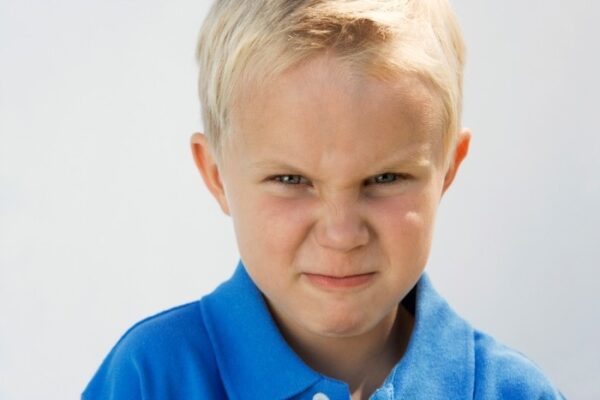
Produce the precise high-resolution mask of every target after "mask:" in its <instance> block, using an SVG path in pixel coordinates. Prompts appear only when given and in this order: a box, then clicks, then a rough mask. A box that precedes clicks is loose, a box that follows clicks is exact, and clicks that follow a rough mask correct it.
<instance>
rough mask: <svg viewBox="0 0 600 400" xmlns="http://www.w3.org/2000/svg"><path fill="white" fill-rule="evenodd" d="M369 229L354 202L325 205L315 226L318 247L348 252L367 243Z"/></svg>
mask: <svg viewBox="0 0 600 400" xmlns="http://www.w3.org/2000/svg"><path fill="white" fill-rule="evenodd" d="M369 235H370V233H369V228H368V225H367V224H366V221H365V220H364V218H363V217H362V216H361V215H360V212H359V209H358V206H357V204H356V202H336V203H329V204H325V205H323V207H322V212H321V215H320V218H319V221H318V222H317V224H316V226H315V238H316V241H317V243H318V244H319V245H321V246H323V247H326V248H328V249H331V250H337V251H341V252H348V251H351V250H354V249H356V248H358V247H361V246H364V245H366V244H367V243H368V242H369Z"/></svg>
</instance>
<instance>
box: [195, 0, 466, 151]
mask: <svg viewBox="0 0 600 400" xmlns="http://www.w3.org/2000/svg"><path fill="white" fill-rule="evenodd" d="M324 51H333V52H334V54H335V55H336V56H337V57H339V58H340V60H342V61H343V62H345V63H348V64H349V65H351V66H352V67H354V68H356V69H357V70H358V71H360V72H364V73H367V74H369V75H370V76H373V77H375V78H378V79H382V80H385V79H394V77H397V76H398V74H406V73H409V74H415V75H416V76H418V77H419V78H420V79H421V80H423V81H424V82H426V83H427V84H430V85H432V86H433V87H434V88H435V89H436V90H437V94H438V95H439V96H440V98H441V100H442V104H443V114H444V115H443V116H442V117H443V118H444V123H445V132H444V135H445V137H444V138H443V140H444V147H445V150H446V152H447V151H448V150H449V149H450V148H452V147H453V145H454V140H455V138H456V136H457V133H458V130H459V128H460V117H461V108H462V80H463V68H464V57H465V48H464V43H463V39H462V35H461V32H460V28H459V26H458V22H457V20H456V17H455V15H454V13H453V11H452V9H451V7H450V4H449V3H448V0H216V1H215V3H214V4H213V6H212V8H211V10H210V11H209V13H208V15H207V17H206V20H205V21H204V24H203V27H202V29H201V32H200V37H199V40H198V47H197V53H196V57H197V61H198V64H199V68H200V74H199V94H200V102H201V105H202V119H203V122H204V130H205V133H206V135H207V137H208V140H209V142H210V144H211V146H212V147H213V149H214V150H215V151H216V153H217V156H219V155H220V152H221V149H222V143H223V140H224V138H225V137H227V136H228V135H229V131H230V130H231V126H230V125H231V110H232V108H233V104H234V102H235V96H236V95H237V94H238V93H239V90H240V89H241V88H242V87H243V85H246V84H247V83H248V82H253V83H254V84H259V85H260V84H261V83H264V82H266V81H267V80H268V79H269V78H270V77H272V76H274V74H279V73H282V72H283V71H285V70H286V69H288V68H290V67H292V66H294V65H296V64H298V63H300V62H302V61H304V60H307V59H309V58H310V57H312V56H315V55H317V54H319V53H322V52H324Z"/></svg>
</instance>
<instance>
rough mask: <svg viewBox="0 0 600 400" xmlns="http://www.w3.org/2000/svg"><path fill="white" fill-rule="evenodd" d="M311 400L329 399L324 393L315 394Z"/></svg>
mask: <svg viewBox="0 0 600 400" xmlns="http://www.w3.org/2000/svg"><path fill="white" fill-rule="evenodd" d="M312 400H329V397H328V396H327V395H326V394H325V393H321V392H319V393H317V394H315V395H314V396H313V398H312Z"/></svg>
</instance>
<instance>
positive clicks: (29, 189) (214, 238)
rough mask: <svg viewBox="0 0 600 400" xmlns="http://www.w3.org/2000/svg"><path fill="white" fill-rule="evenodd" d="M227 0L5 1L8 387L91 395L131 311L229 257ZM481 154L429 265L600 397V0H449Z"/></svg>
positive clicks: (0, 311)
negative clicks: (205, 105)
mask: <svg viewBox="0 0 600 400" xmlns="http://www.w3.org/2000/svg"><path fill="white" fill-rule="evenodd" d="M209 3H210V2H209V1H202V0H196V1H191V0H179V1H171V2H166V1H141V0H131V1H114V0H109V1H107V0H103V1H99V0H88V1H75V0H60V1H46V0H44V1H42V0H31V1H21V0H1V1H0V399H2V400H7V399H11V400H12V399H15V400H16V399H19V400H28V399H42V398H43V399H67V398H77V397H78V396H79V393H80V392H81V390H82V389H83V388H84V386H85V384H86V383H87V381H88V380H89V379H90V378H91V376H92V374H93V373H94V372H95V370H96V368H97V367H98V366H99V364H100V362H101V361H102V359H103V357H104V356H105V355H106V354H107V353H108V351H109V350H110V348H111V347H112V346H113V345H114V343H115V342H116V341H117V340H118V338H119V337H120V336H121V335H122V334H123V333H124V332H125V330H126V329H127V328H128V327H130V326H131V325H132V324H133V323H135V322H136V321H138V320H140V319H141V318H143V317H146V316H148V315H151V314H153V313H156V312H158V311H160V310H163V309H165V308H168V307H171V306H174V305H177V304H180V303H183V302H188V301H193V300H195V299H198V298H199V297H201V296H202V295H203V294H205V293H207V292H209V291H210V290H212V289H213V288H214V287H215V286H216V285H217V284H218V283H219V282H221V281H223V280H225V279H226V278H228V277H229V275H230V274H231V273H232V271H233V269H234V267H235V263H236V261H237V257H238V256H237V252H236V246H235V241H234V236H233V230H232V227H231V221H230V220H229V219H228V218H227V217H225V216H223V215H222V214H221V213H220V210H219V208H218V207H217V205H216V203H215V202H214V201H213V199H212V198H211V197H210V196H209V194H208V192H207V190H206V189H204V187H203V184H202V182H201V178H200V176H199V174H198V173H197V171H196V169H195V166H194V164H193V161H192V157H191V154H190V151H189V137H190V135H191V134H192V133H193V132H194V131H198V130H201V122H200V117H199V115H200V112H199V105H198V101H197V99H196V73H197V70H196V67H195V63H194V58H193V53H194V47H195V41H196V37H197V33H198V30H199V27H200V24H201V22H202V20H203V17H204V15H205V13H206V11H207V9H208V6H209ZM453 4H454V6H455V9H456V12H457V14H458V17H459V19H460V21H461V23H462V27H463V31H464V35H465V39H466V42H467V46H468V51H469V52H468V61H467V68H466V78H465V103H464V118H463V122H464V125H466V126H468V127H470V128H471V129H472V130H473V141H472V146H471V152H470V154H469V157H468V158H467V160H466V161H465V163H464V164H463V166H462V170H461V171H460V173H459V176H458V178H457V181H456V182H455V184H454V186H453V187H452V188H451V189H450V191H449V192H448V193H447V195H446V196H445V198H444V200H443V202H442V206H441V209H440V212H439V217H438V225H437V231H436V237H435V241H434V246H433V252H432V254H431V258H430V262H429V266H428V270H429V271H430V274H431V276H432V279H433V282H434V284H435V285H436V286H437V288H438V290H439V291H440V292H442V294H444V295H445V296H446V297H447V299H448V300H449V302H450V303H451V304H452V305H453V306H454V308H455V309H457V310H458V312H459V313H461V314H462V315H463V316H465V317H466V318H467V319H468V320H469V321H471V322H472V323H473V324H474V325H475V326H476V327H478V328H480V329H482V330H484V331H487V332H490V333H492V334H493V335H494V336H496V337H497V338H498V339H499V340H501V341H503V342H505V343H506V344H508V345H510V346H512V347H515V348H517V349H519V350H520V351H522V352H524V353H525V354H526V355H527V356H528V357H530V358H531V359H532V360H534V361H535V362H536V363H537V364H538V365H539V366H540V367H541V368H542V369H543V370H544V371H545V372H546V373H547V374H548V375H549V376H550V377H551V378H552V379H553V380H554V382H555V383H556V384H557V385H558V386H559V387H560V388H561V390H562V391H563V392H564V393H565V395H567V397H569V398H573V399H598V398H600V383H599V381H598V377H599V376H600V345H599V344H598V337H600V335H599V333H600V318H599V317H600V311H599V307H600V300H598V293H600V272H599V271H598V269H599V268H600V263H599V261H600V241H599V238H600V235H599V234H598V227H599V226H600V211H599V210H598V207H599V206H600V179H599V177H598V172H599V171H600V139H599V136H600V132H599V129H598V116H599V111H598V108H599V106H600V104H599V101H598V93H599V92H600V78H599V76H598V71H600V61H599V45H598V38H599V37H600V27H599V24H598V21H599V20H600V12H599V11H600V3H598V2H592V1H585V0H572V1H568V2H567V1H566V0H563V1H556V0H550V1H548V0H547V1H518V0H505V1H492V0H478V1H467V0H455V1H453Z"/></svg>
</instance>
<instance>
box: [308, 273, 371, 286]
mask: <svg viewBox="0 0 600 400" xmlns="http://www.w3.org/2000/svg"><path fill="white" fill-rule="evenodd" d="M303 275H304V276H305V277H306V279H308V281H309V282H310V283H311V284H313V285H315V286H318V287H320V288H324V289H349V288H357V287H361V286H365V285H367V284H369V283H370V282H371V281H372V280H373V278H374V276H375V272H370V273H367V274H357V275H347V276H331V275H321V274H310V273H304V274H303Z"/></svg>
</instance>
